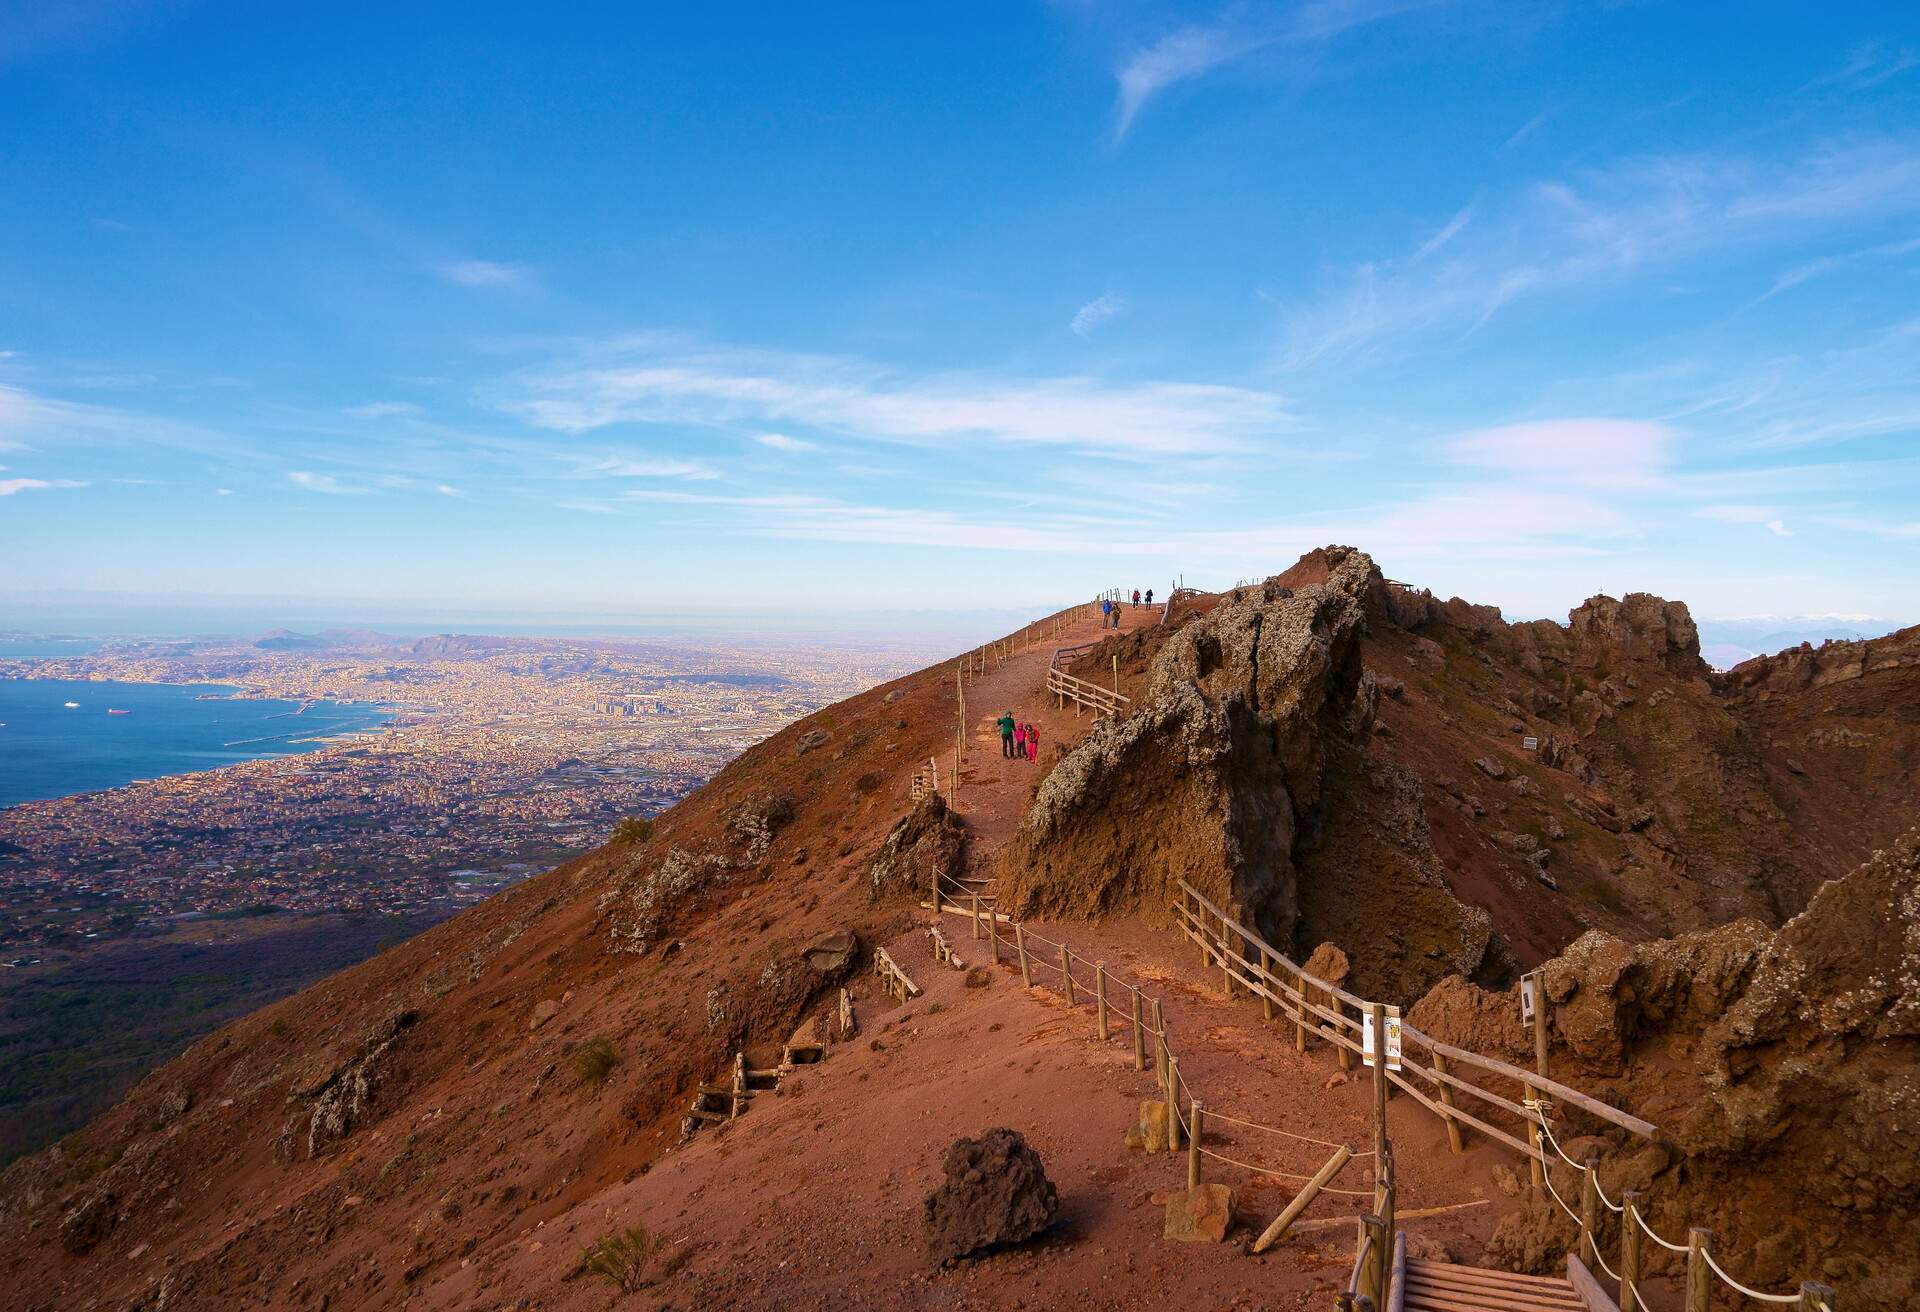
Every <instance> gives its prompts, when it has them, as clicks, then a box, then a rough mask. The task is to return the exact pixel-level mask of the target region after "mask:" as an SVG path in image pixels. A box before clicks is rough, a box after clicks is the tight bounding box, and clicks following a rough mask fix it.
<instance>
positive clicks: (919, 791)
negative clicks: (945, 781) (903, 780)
mask: <svg viewBox="0 0 1920 1312" xmlns="http://www.w3.org/2000/svg"><path fill="white" fill-rule="evenodd" d="M908 791H909V793H910V794H911V795H912V797H913V800H914V801H916V802H918V801H919V800H920V799H921V798H923V797H925V796H926V795H927V794H928V793H937V792H939V791H940V762H939V761H937V760H935V759H934V758H933V757H931V756H929V757H928V758H927V768H926V769H924V770H920V771H918V772H916V773H915V774H914V776H913V784H912V786H911V787H910V788H909V790H908Z"/></svg>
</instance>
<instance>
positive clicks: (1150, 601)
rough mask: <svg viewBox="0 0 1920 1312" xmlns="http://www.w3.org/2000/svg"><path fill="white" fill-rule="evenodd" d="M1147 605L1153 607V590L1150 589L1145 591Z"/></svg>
mask: <svg viewBox="0 0 1920 1312" xmlns="http://www.w3.org/2000/svg"><path fill="white" fill-rule="evenodd" d="M1147 605H1149V606H1151V605H1153V589H1152V588H1148V589H1147Z"/></svg>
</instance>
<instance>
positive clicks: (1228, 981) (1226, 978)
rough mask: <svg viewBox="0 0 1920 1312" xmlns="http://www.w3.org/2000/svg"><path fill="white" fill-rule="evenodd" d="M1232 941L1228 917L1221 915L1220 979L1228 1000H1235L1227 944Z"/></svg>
mask: <svg viewBox="0 0 1920 1312" xmlns="http://www.w3.org/2000/svg"><path fill="white" fill-rule="evenodd" d="M1231 941H1232V940H1231V939H1230V937H1229V936H1228V934H1227V918H1226V917H1225V916H1221V917H1220V948H1219V951H1220V980H1221V986H1222V987H1223V988H1225V989H1226V991H1227V1001H1228V1002H1232V1001H1233V967H1232V966H1230V965H1228V964H1227V961H1228V958H1229V955H1230V954H1229V953H1228V951H1227V944H1228V943H1229V942H1231Z"/></svg>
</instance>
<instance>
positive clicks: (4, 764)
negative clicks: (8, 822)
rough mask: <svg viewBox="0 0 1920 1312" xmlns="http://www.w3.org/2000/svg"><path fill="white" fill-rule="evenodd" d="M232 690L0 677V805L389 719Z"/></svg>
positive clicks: (225, 760) (226, 759) (307, 741)
mask: <svg viewBox="0 0 1920 1312" xmlns="http://www.w3.org/2000/svg"><path fill="white" fill-rule="evenodd" d="M235 691H237V690H236V689H234V688H231V687H227V686H223V685H218V684H158V683H113V682H97V681H92V680H66V679H0V808H4V807H9V806H15V805H18V804H19V803H21V802H30V801H37V800H41V799H44V798H49V797H67V796H70V795H72V794H74V793H90V792H95V791H98V790H100V789H103V788H118V787H120V786H121V785H123V784H129V783H132V782H133V781H134V780H136V779H154V778H158V777H159V776H161V775H169V774H186V773H189V772H191V771H194V770H211V769H214V768H215V767H218V766H222V765H231V764H233V763H234V762H236V761H250V760H256V759H258V758H260V757H263V756H289V755H294V754H297V753H301V752H311V751H317V750H318V749H320V748H322V747H324V746H326V745H327V744H326V743H323V742H316V741H314V740H315V739H318V738H325V737H330V736H336V735H341V734H350V733H357V732H362V731H365V730H368V729H373V728H376V727H377V726H379V725H380V724H381V723H382V722H383V721H385V720H386V719H387V718H388V716H389V715H390V714H391V711H390V709H389V708H386V707H382V706H379V705H375V704H373V703H368V702H325V701H322V702H312V703H309V704H307V708H306V710H304V711H302V710H301V709H300V707H301V705H302V703H300V702H295V701H278V700H273V701H258V700H251V699H249V700H235V699H231V698H229V697H228V694H231V693H233V692H235ZM68 702H77V703H78V705H77V706H72V707H69V706H67V705H66V703H68ZM109 710H120V711H125V712H127V714H125V715H109V714H108V711H109Z"/></svg>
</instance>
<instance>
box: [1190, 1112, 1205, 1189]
mask: <svg viewBox="0 0 1920 1312" xmlns="http://www.w3.org/2000/svg"><path fill="white" fill-rule="evenodd" d="M1204 1114H1205V1113H1203V1112H1202V1111H1201V1109H1200V1102H1199V1100H1198V1099H1195V1100H1194V1101H1193V1102H1191V1103H1189V1104H1188V1105H1187V1115H1189V1116H1191V1117H1193V1123H1192V1125H1191V1126H1190V1127H1189V1132H1188V1134H1187V1188H1189V1189H1198V1188H1199V1187H1200V1118H1201V1116H1203V1115H1204Z"/></svg>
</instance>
